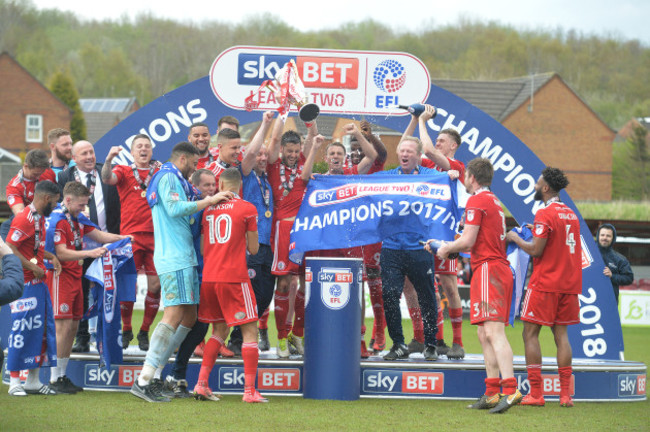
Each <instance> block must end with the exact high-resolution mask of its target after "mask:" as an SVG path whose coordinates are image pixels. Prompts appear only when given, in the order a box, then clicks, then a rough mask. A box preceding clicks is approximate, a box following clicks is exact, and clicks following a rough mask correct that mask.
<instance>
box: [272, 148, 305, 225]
mask: <svg viewBox="0 0 650 432" xmlns="http://www.w3.org/2000/svg"><path fill="white" fill-rule="evenodd" d="M305 160H306V159H305V155H304V154H302V153H300V159H299V160H298V170H297V172H296V178H295V179H294V181H293V188H292V189H291V191H290V192H289V194H288V195H286V196H285V195H284V191H285V189H284V187H283V186H282V179H281V177H280V165H282V158H278V160H276V161H275V162H274V163H272V164H270V165H269V166H268V168H267V170H266V171H267V174H268V176H269V183H270V184H271V190H272V191H273V218H274V219H275V220H282V219H287V218H291V217H295V216H296V215H297V214H298V210H299V209H300V204H301V203H302V198H303V196H304V195H305V190H306V189H307V183H306V182H304V181H303V180H302V177H301V175H302V170H303V167H304V164H305ZM290 175H291V170H290V169H289V168H286V167H285V178H286V181H287V182H288V181H289V176H290Z"/></svg>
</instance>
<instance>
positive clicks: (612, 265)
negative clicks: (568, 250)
mask: <svg viewBox="0 0 650 432" xmlns="http://www.w3.org/2000/svg"><path fill="white" fill-rule="evenodd" d="M596 239H597V240H598V249H600V254H601V255H602V256H603V261H605V269H604V270H603V274H604V275H605V276H607V277H608V278H610V280H611V282H612V288H614V296H615V297H616V303H617V304H618V287H619V285H630V284H631V283H632V281H634V273H632V267H630V262H629V261H628V260H627V258H625V257H624V256H623V255H621V254H620V253H618V252H616V251H615V250H614V249H613V247H614V243H616V228H614V225H612V224H608V223H606V224H602V225H600V226H599V227H598V231H596Z"/></svg>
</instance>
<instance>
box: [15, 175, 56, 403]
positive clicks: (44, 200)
mask: <svg viewBox="0 0 650 432" xmlns="http://www.w3.org/2000/svg"><path fill="white" fill-rule="evenodd" d="M33 192H34V194H33V202H31V203H30V204H28V205H27V207H25V208H24V209H23V210H22V211H21V212H20V213H18V215H17V216H16V217H15V218H14V220H13V222H12V223H11V230H10V231H9V236H8V238H7V245H8V246H9V248H11V250H12V252H13V253H14V254H15V255H16V257H17V258H18V259H19V260H20V262H21V264H22V267H23V276H24V280H23V284H24V285H25V290H27V289H28V287H27V286H28V285H32V284H34V285H36V286H37V287H38V284H39V283H40V284H41V288H42V289H43V290H47V286H46V285H45V284H43V282H44V281H45V278H46V272H47V270H46V269H45V265H44V263H43V258H46V259H49V260H51V262H52V264H53V266H54V271H55V272H56V273H60V272H61V264H60V263H59V260H58V259H57V258H56V256H54V255H53V254H51V253H49V252H46V251H45V249H44V246H45V218H46V217H48V216H49V215H50V214H51V213H52V210H53V209H54V207H55V206H56V203H57V201H58V200H59V188H58V186H57V185H56V184H54V183H52V182H51V181H42V182H39V183H38V184H37V185H36V186H35V188H34V190H33ZM41 294H44V295H46V296H48V297H49V293H47V292H45V293H41ZM31 296H32V294H31V293H30V292H29V291H26V292H25V293H24V294H23V296H22V297H21V298H26V297H31ZM46 314H48V315H49V316H51V315H52V308H51V305H50V308H49V310H46ZM43 319H44V320H45V317H43ZM44 324H45V323H44ZM42 327H43V328H42V332H41V333H40V334H39V333H35V332H29V333H26V334H20V333H18V332H19V330H20V329H13V328H12V331H11V333H10V336H9V340H10V341H16V340H17V339H16V336H17V335H18V334H20V338H21V345H22V346H26V345H29V344H30V340H27V338H31V337H34V338H37V341H36V343H38V341H41V340H42V341H43V346H42V348H41V351H40V360H39V361H38V362H37V363H32V366H33V368H32V369H29V374H28V375H27V381H26V382H25V385H24V386H23V385H22V384H21V383H20V369H19V368H13V367H12V364H14V359H13V358H12V357H13V354H14V351H13V350H11V349H10V350H9V357H8V358H7V370H8V371H9V376H10V379H9V394H10V395H11V396H27V395H28V394H44V395H54V394H57V392H56V390H54V389H52V388H50V387H49V386H47V385H43V384H41V382H40V380H39V371H40V366H41V364H42V362H43V360H45V358H46V355H45V354H46V352H47V351H48V350H47V345H46V344H47V339H48V338H47V336H48V335H47V326H46V325H43V326H42ZM52 336H53V335H50V339H51V338H52ZM10 345H11V344H10ZM18 348H20V347H18ZM49 348H50V350H51V351H53V352H56V350H55V349H53V347H49ZM19 360H20V359H16V361H15V363H19ZM50 360H55V359H50Z"/></svg>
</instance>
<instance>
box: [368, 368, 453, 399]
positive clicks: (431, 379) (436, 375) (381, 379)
mask: <svg viewBox="0 0 650 432" xmlns="http://www.w3.org/2000/svg"><path fill="white" fill-rule="evenodd" d="M363 391H365V392H367V393H408V394H431V395H441V394H443V393H444V391H445V375H444V374H443V373H441V372H398V371H390V370H373V371H369V370H365V371H363Z"/></svg>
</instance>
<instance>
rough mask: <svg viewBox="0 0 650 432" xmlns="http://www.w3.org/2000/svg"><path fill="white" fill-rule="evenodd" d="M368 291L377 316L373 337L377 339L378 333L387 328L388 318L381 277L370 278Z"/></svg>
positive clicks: (373, 311)
mask: <svg viewBox="0 0 650 432" xmlns="http://www.w3.org/2000/svg"><path fill="white" fill-rule="evenodd" d="M368 291H370V301H371V302H372V313H373V315H374V316H375V319H374V323H373V327H372V338H373V339H375V340H377V333H380V332H381V333H383V332H384V329H385V328H386V318H385V317H384V298H383V296H382V285H381V279H380V278H377V279H368Z"/></svg>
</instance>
